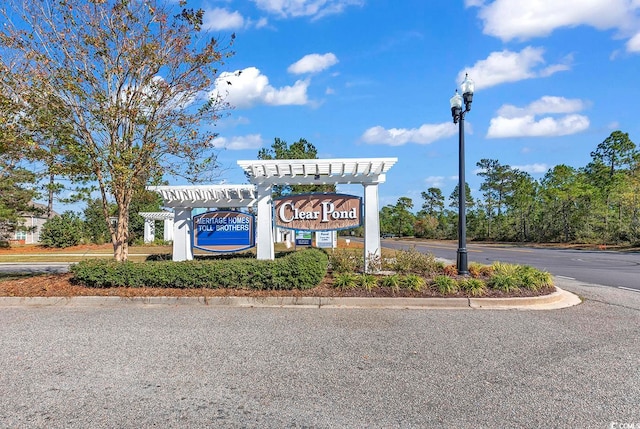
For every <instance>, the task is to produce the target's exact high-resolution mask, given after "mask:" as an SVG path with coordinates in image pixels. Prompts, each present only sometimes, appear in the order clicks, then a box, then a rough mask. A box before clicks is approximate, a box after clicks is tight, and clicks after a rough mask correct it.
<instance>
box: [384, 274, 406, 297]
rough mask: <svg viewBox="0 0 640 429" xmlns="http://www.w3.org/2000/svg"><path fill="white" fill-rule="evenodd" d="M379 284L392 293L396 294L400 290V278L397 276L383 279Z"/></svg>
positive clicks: (393, 275)
mask: <svg viewBox="0 0 640 429" xmlns="http://www.w3.org/2000/svg"><path fill="white" fill-rule="evenodd" d="M380 283H381V284H382V286H384V287H388V288H390V289H391V292H392V293H396V292H398V291H399V290H400V285H401V284H402V278H401V277H400V275H398V274H392V275H390V276H386V277H383V278H382V280H381V282H380Z"/></svg>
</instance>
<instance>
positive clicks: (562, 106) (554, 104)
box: [498, 95, 587, 118]
mask: <svg viewBox="0 0 640 429" xmlns="http://www.w3.org/2000/svg"><path fill="white" fill-rule="evenodd" d="M586 107H587V103H585V102H584V101H583V100H580V99H577V98H573V99H569V98H564V97H554V96H550V95H545V96H543V97H541V98H540V99H539V100H536V101H534V102H532V103H531V104H529V105H528V106H525V107H516V106H513V105H511V104H505V105H503V106H502V107H500V109H498V115H500V116H503V117H507V118H514V117H518V116H524V115H527V114H531V115H540V114H545V113H575V112H579V111H581V110H584V109H585V108H586Z"/></svg>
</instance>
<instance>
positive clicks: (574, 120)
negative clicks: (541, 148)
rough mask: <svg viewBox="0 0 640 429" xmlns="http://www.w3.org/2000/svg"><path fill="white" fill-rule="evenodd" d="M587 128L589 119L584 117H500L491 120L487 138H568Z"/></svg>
mask: <svg viewBox="0 0 640 429" xmlns="http://www.w3.org/2000/svg"><path fill="white" fill-rule="evenodd" d="M587 128H589V118H587V117H586V116H583V115H575V114H574V115H567V116H564V117H562V118H559V119H556V118H552V117H550V116H548V117H545V118H542V119H540V120H536V119H535V117H534V116H533V115H525V116H521V117H516V118H505V117H502V116H498V117H496V118H493V119H491V123H490V124H489V131H488V132H487V138H507V137H552V136H566V135H570V134H576V133H579V132H581V131H584V130H586V129H587Z"/></svg>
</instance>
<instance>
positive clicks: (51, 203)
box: [47, 173, 55, 219]
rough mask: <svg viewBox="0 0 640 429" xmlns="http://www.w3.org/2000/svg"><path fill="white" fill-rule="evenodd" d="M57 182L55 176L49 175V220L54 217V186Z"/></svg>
mask: <svg viewBox="0 0 640 429" xmlns="http://www.w3.org/2000/svg"><path fill="white" fill-rule="evenodd" d="M54 182H55V176H54V174H53V173H50V174H49V201H48V204H47V219H51V218H52V217H53V185H54Z"/></svg>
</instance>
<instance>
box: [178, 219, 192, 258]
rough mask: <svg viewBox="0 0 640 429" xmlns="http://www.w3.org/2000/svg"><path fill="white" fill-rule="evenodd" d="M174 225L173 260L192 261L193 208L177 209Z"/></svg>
mask: <svg viewBox="0 0 640 429" xmlns="http://www.w3.org/2000/svg"><path fill="white" fill-rule="evenodd" d="M174 212H175V216H174V223H173V260H174V261H190V260H192V259H193V249H192V248H191V233H192V231H191V230H192V226H191V207H176V208H175V209H174Z"/></svg>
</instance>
